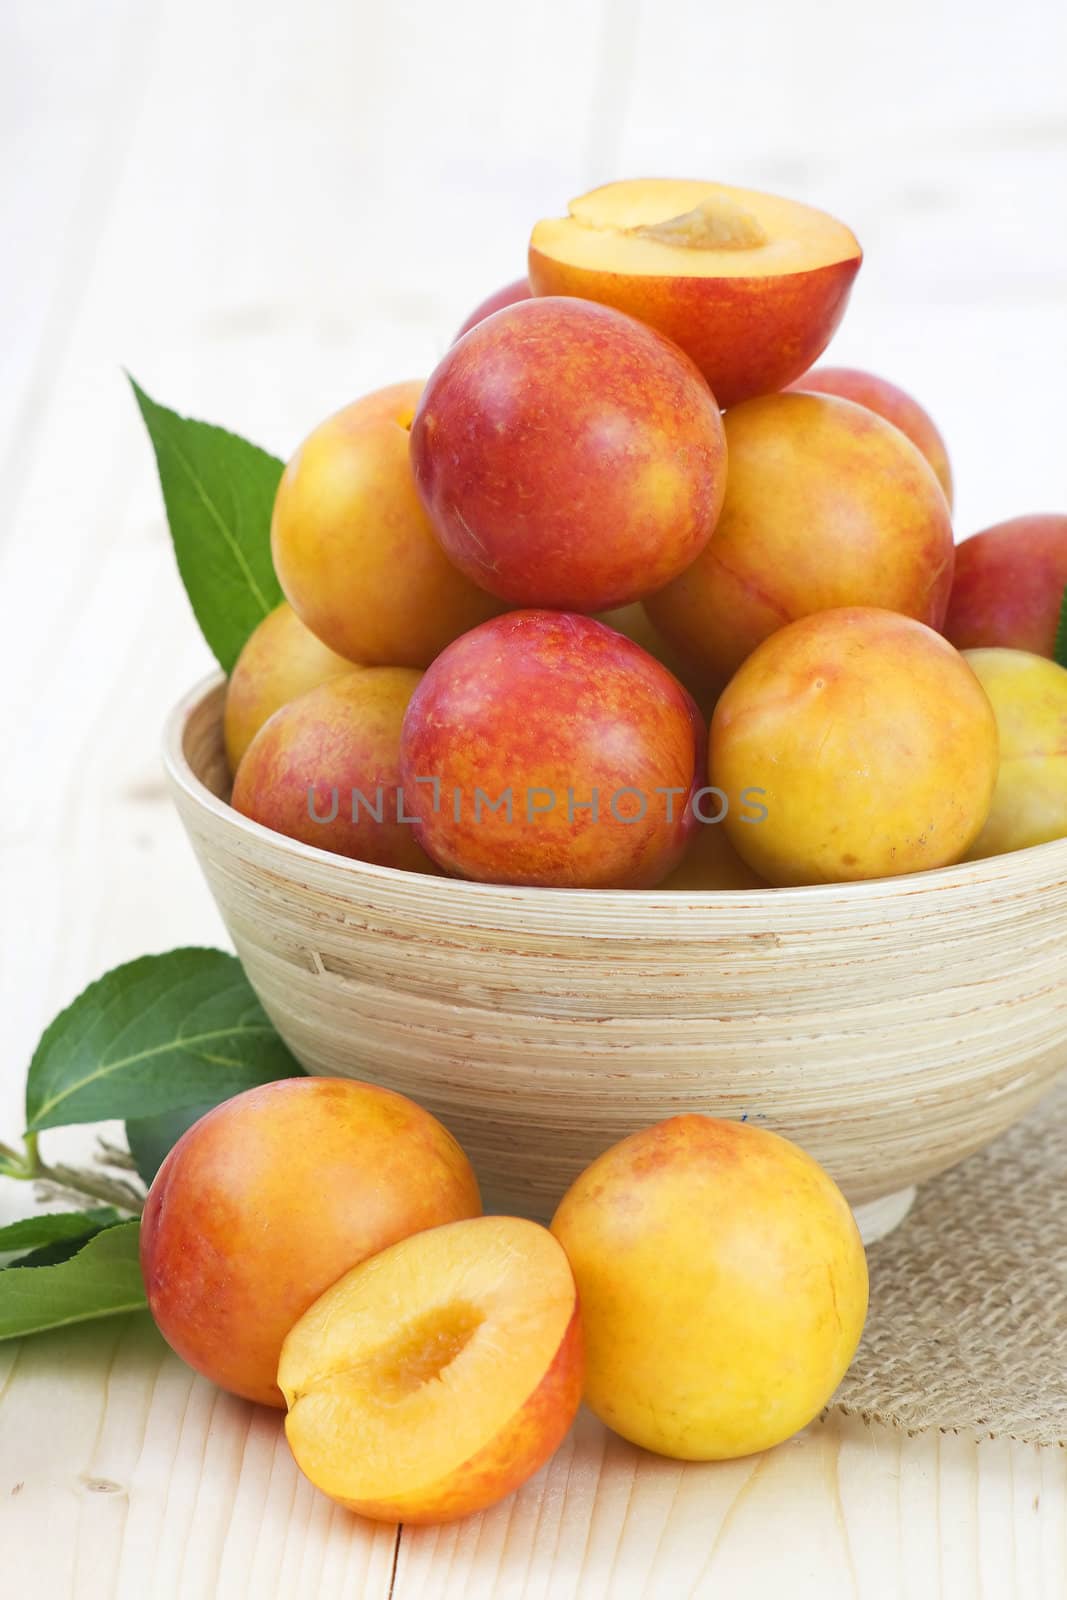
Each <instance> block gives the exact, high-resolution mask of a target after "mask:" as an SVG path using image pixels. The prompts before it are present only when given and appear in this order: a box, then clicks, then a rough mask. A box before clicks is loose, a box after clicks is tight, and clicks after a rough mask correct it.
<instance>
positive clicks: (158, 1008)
mask: <svg viewBox="0 0 1067 1600" xmlns="http://www.w3.org/2000/svg"><path fill="white" fill-rule="evenodd" d="M300 1071H301V1069H300V1067H299V1066H298V1065H297V1063H296V1061H295V1060H294V1059H293V1057H292V1056H291V1055H290V1054H289V1051H288V1050H287V1049H286V1047H285V1045H284V1044H283V1043H282V1041H281V1039H280V1038H279V1037H278V1035H277V1033H276V1032H275V1030H274V1027H273V1025H272V1024H271V1022H270V1020H269V1019H268V1017H267V1015H266V1013H265V1011H264V1010H263V1008H262V1006H261V1005H260V1004H259V1001H258V1000H257V999H256V997H255V995H254V993H253V992H252V988H251V986H250V984H249V982H248V979H247V978H246V977H245V975H244V972H243V971H242V969H241V964H240V962H239V961H238V960H237V957H236V956H232V955H227V954H226V952H225V951H222V950H199V949H189V950H171V951H168V953H167V954H166V955H157V956H142V957H141V958H140V959H139V960H137V961H130V962H127V963H126V965H125V966H121V967H115V968H113V970H112V971H111V972H109V973H107V974H106V975H105V976H104V977H103V978H99V979H98V980H97V981H96V982H95V983H91V984H90V985H89V987H88V988H87V989H85V990H84V991H83V992H82V993H81V994H80V995H79V996H78V998H77V999H76V1000H75V1001H74V1002H73V1003H72V1004H71V1005H69V1006H68V1007H67V1008H66V1010H65V1011H61V1012H60V1014H59V1016H58V1017H56V1019H55V1021H54V1022H52V1023H51V1025H50V1026H49V1027H48V1028H47V1029H46V1030H45V1032H44V1035H43V1037H42V1039H41V1042H40V1044H39V1045H38V1046H37V1049H36V1051H35V1052H34V1057H33V1060H32V1062H31V1063H30V1070H29V1075H28V1077H27V1081H26V1123H27V1127H28V1129H29V1131H30V1132H38V1131H39V1130H40V1129H42V1128H59V1127H65V1126H66V1125H67V1124H69V1123H73V1122H98V1121H103V1120H106V1119H108V1118H112V1117H115V1118H121V1119H122V1120H124V1121H125V1120H126V1119H127V1118H138V1117H154V1116H157V1115H159V1113H161V1112H166V1111H179V1110H182V1109H183V1108H189V1107H193V1106H200V1105H203V1104H204V1103H205V1102H207V1101H209V1100H215V1101H218V1100H227V1099H229V1097H230V1096H231V1095H235V1094H239V1093H240V1092H241V1091H242V1090H243V1089H250V1088H252V1087H253V1085H255V1084H257V1083H269V1082H271V1081H272V1080H273V1079H275V1078H291V1077H296V1076H298V1075H299V1074H300Z"/></svg>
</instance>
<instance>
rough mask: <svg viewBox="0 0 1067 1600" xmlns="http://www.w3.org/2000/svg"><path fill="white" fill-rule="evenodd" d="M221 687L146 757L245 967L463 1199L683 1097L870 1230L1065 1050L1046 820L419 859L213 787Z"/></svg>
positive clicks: (306, 1055) (551, 1182)
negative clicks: (700, 881) (382, 863)
mask: <svg viewBox="0 0 1067 1600" xmlns="http://www.w3.org/2000/svg"><path fill="white" fill-rule="evenodd" d="M222 698H223V682H222V680H221V679H220V678H218V677H216V678H213V679H211V680H210V681H208V682H206V683H204V684H201V685H200V686H199V687H198V688H197V689H195V690H194V691H193V693H192V694H191V695H189V696H188V698H187V699H185V700H184V701H182V703H181V704H180V705H179V706H178V707H177V708H176V710H175V711H174V712H173V714H172V716H171V718H170V720H169V722H168V725H167V731H166V768H167V773H168V778H169V781H170V785H171V788H172V790H173V794H174V798H175V800H176V802H177V806H178V810H179V812H180V814H181V818H182V821H183V823H184V825H185V828H186V831H187V833H188V835H189V838H190V839H191V841H192V844H193V848H194V850H195V851H196V854H197V857H198V859H199V862H200V866H201V868H202V870H203V872H204V875H205V877H206V879H207V881H208V884H209V886H210V888H211V892H212V894H213V895H214V897H215V900H216V902H217V904H218V907H219V910H220V911H221V913H222V916H223V918H224V920H225V923H226V926H227V928H228V929H229V931H230V935H231V937H232V939H233V942H234V945H235V947H236V949H237V953H238V955H239V956H240V958H241V961H242V962H243V963H244V966H245V969H246V971H247V973H248V976H249V979H250V980H251V982H252V984H253V986H254V988H255V990H256V992H257V993H258V995H259V997H260V1000H261V1001H262V1003H263V1005H264V1007H265V1008H266V1010H267V1012H268V1013H269V1015H270V1017H271V1018H272V1020H273V1021H274V1023H275V1025H276V1026H277V1028H278V1030H279V1032H280V1033H281V1034H282V1036H283V1038H284V1039H285V1040H286V1042H287V1043H288V1045H289V1047H290V1048H291V1050H292V1051H293V1053H294V1055H295V1056H296V1057H297V1059H298V1060H299V1061H300V1062H301V1063H302V1065H303V1066H304V1067H306V1068H307V1069H308V1070H309V1071H311V1072H316V1073H328V1074H340V1075H343V1076H352V1077H359V1078H368V1079H373V1080H374V1081H376V1082H379V1083H383V1084H387V1085H388V1086H389V1087H390V1088H394V1089H398V1090H400V1091H401V1092H403V1093H404V1094H408V1095H410V1096H412V1097H413V1098H414V1099H416V1100H418V1101H419V1102H420V1103H421V1104H422V1105H424V1106H426V1107H427V1108H428V1109H429V1110H431V1111H433V1112H434V1113H435V1114H436V1115H437V1116H439V1117H440V1118H441V1120H442V1121H443V1122H444V1123H446V1125H447V1126H448V1127H449V1128H450V1129H451V1130H452V1132H453V1133H454V1134H455V1135H456V1137H457V1138H458V1139H459V1140H460V1142H461V1143H462V1145H463V1146H464V1148H465V1149H466V1151H467V1153H468V1155H469V1156H470V1158H471V1160H472V1162H473V1163H474V1166H475V1169H476V1170H477V1172H478V1175H479V1178H480V1179H481V1182H482V1186H483V1193H484V1196H485V1200H486V1206H487V1209H494V1210H507V1211H513V1212H518V1213H520V1214H526V1215H529V1216H534V1217H539V1218H542V1219H543V1218H546V1217H548V1216H549V1215H550V1214H551V1212H552V1210H553V1209H554V1207H555V1204H556V1202H557V1201H558V1199H559V1198H560V1196H561V1195H562V1194H563V1191H564V1190H565V1189H566V1187H567V1185H568V1184H569V1183H570V1181H571V1180H572V1178H574V1177H575V1175H576V1174H577V1173H578V1172H579V1171H580V1170H581V1168H582V1167H583V1166H585V1165H586V1163H587V1162H589V1161H590V1160H591V1159H592V1158H593V1157H594V1156H595V1155H597V1154H598V1153H599V1152H600V1151H601V1150H603V1149H605V1148H606V1147H607V1146H608V1145H609V1144H612V1143H614V1142H615V1141H616V1140H617V1139H620V1138H622V1137H623V1135H625V1134H627V1133H630V1132H632V1131H633V1130H634V1129H635V1128H640V1127H643V1126H645V1125H647V1124H649V1123H652V1122H656V1121H658V1120H659V1119H661V1118H663V1117H668V1116H671V1115H673V1114H675V1113H676V1112H679V1111H683V1110H698V1111H705V1112H710V1113H713V1114H714V1115H717V1116H725V1117H735V1118H747V1119H748V1120H749V1121H752V1122H757V1123H760V1124H763V1125H765V1126H767V1127H771V1128H774V1129H776V1130H777V1131H779V1132H781V1133H784V1134H787V1135H788V1136H789V1137H791V1138H794V1139H796V1140H797V1141H799V1143H800V1144H802V1145H803V1146H804V1147H805V1148H806V1149H808V1150H809V1151H810V1152H811V1153H812V1154H813V1155H814V1156H816V1157H817V1158H818V1160H820V1161H821V1162H823V1163H824V1164H825V1166H826V1167H827V1168H828V1169H829V1171H830V1172H831V1173H833V1175H834V1177H835V1178H836V1179H837V1181H838V1183H839V1184H840V1185H841V1187H842V1189H843V1190H844V1192H845V1194H846V1195H847V1196H848V1199H849V1200H850V1202H851V1203H852V1205H853V1206H854V1207H855V1208H856V1212H857V1216H858V1218H859V1220H860V1224H861V1228H862V1229H863V1232H864V1236H865V1238H867V1240H868V1241H871V1240H873V1239H876V1238H879V1237H881V1236H882V1235H883V1234H884V1233H886V1232H888V1231H889V1229H890V1228H892V1227H894V1226H895V1225H896V1223H897V1222H899V1221H900V1219H901V1218H902V1217H903V1216H904V1214H905V1213H906V1211H907V1209H908V1206H909V1204H910V1203H911V1200H912V1198H913V1197H914V1186H915V1185H916V1184H918V1183H921V1182H922V1181H923V1180H924V1179H925V1178H929V1177H931V1176H932V1175H933V1174H934V1173H936V1172H940V1171H942V1170H943V1169H944V1168H945V1167H949V1166H952V1165H953V1164H954V1163H955V1162H957V1161H961V1160H962V1159H963V1158H964V1157H965V1156H967V1155H969V1154H970V1153H971V1152H972V1151H973V1150H976V1149H978V1148H979V1147H980V1146H981V1145H984V1144H986V1143H987V1142H988V1141H989V1140H990V1139H992V1138H994V1137H995V1135H997V1134H998V1133H1001V1132H1002V1131H1003V1130H1004V1129H1005V1128H1007V1127H1008V1126H1009V1125H1010V1124H1011V1123H1013V1122H1015V1121H1016V1119H1017V1118H1018V1117H1020V1116H1021V1115H1022V1114H1023V1112H1025V1111H1026V1110H1027V1108H1028V1107H1029V1106H1030V1105H1031V1104H1032V1103H1033V1102H1034V1101H1035V1100H1036V1099H1037V1098H1038V1096H1039V1095H1040V1094H1041V1092H1042V1090H1043V1089H1045V1088H1046V1087H1047V1086H1048V1085H1049V1084H1050V1083H1051V1081H1052V1079H1053V1077H1054V1076H1055V1075H1056V1072H1057V1071H1058V1069H1059V1068H1061V1067H1062V1066H1064V1065H1065V1064H1067V839H1065V840H1062V841H1059V842H1057V843H1054V844H1048V845H1041V846H1038V847H1036V848H1034V849H1031V850H1023V851H1019V852H1018V853H1016V854H1014V855H1009V856H1000V857H997V858H995V859H993V860H989V861H981V862H977V863H973V864H968V865H962V866H957V867H948V868H943V869H941V870H939V871H936V872H926V873H921V874H917V875H915V876H913V877H908V878H896V879H886V880H882V881H879V882H875V883H856V884H845V885H818V886H815V887H812V888H802V889H766V890H747V891H738V892H733V893H723V892H716V893H710V892H703V893H693V894H685V893H679V892H677V891H674V892H672V891H666V892H664V891H659V892H643V891H642V892H624V891H604V890H597V891H574V890H560V889H522V888H502V887H497V886H494V885H489V884H474V883H464V882H457V881H454V880H450V879H446V878H435V877H428V876H420V875H417V874H414V873H406V872H398V871H395V870H393V869H391V868H386V867H375V866H370V865H366V864H364V863H362V862H358V861H349V860H346V859H344V858H342V857H339V856H335V855H330V854H328V853H326V852H325V851H321V850H317V849H313V848H311V847H309V846H306V845H302V844H298V843H296V842H294V841H293V840H291V839H287V838H284V837H282V836H281V835H279V834H275V833H272V832H270V831H269V830H268V829H266V828H263V827H260V826H259V825H258V824H256V823H253V822H250V821H248V820H247V819H246V818H245V817H242V816H240V815H239V814H238V813H237V812H235V811H233V810H232V809H231V808H230V807H229V806H228V805H227V804H226V800H225V796H226V795H227V794H228V792H229V776H228V773H227V769H226V762H225V757H224V754H223V746H222V732H221V712H222Z"/></svg>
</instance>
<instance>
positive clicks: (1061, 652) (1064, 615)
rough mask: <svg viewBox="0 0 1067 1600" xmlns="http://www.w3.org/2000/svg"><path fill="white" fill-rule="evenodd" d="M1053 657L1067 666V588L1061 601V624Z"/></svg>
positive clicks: (1063, 665) (1060, 663)
mask: <svg viewBox="0 0 1067 1600" xmlns="http://www.w3.org/2000/svg"><path fill="white" fill-rule="evenodd" d="M1052 659H1053V661H1056V662H1058V663H1059V665H1060V666H1061V667H1067V589H1064V591H1063V600H1062V601H1061V603H1060V625H1059V628H1058V629H1057V630H1056V645H1055V648H1054V649H1053V652H1052Z"/></svg>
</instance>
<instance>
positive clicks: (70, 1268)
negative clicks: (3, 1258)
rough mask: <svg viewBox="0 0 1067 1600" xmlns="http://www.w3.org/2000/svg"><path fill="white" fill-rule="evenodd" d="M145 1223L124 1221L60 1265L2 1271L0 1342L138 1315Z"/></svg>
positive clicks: (141, 1297)
mask: <svg viewBox="0 0 1067 1600" xmlns="http://www.w3.org/2000/svg"><path fill="white" fill-rule="evenodd" d="M139 1232H140V1223H138V1222H123V1223H120V1224H119V1225H118V1226H117V1227H114V1228H105V1229H104V1230H103V1232H101V1233H98V1234H96V1236H95V1237H94V1238H92V1239H90V1240H89V1242H88V1244H86V1245H85V1246H84V1248H83V1249H81V1250H79V1251H78V1253H77V1255H74V1256H71V1257H70V1259H69V1260H67V1261H62V1262H60V1263H59V1264H58V1265H56V1266H41V1267H32V1266H30V1267H27V1266H14V1267H5V1268H4V1269H3V1271H0V1339H16V1338H18V1337H19V1336H20V1335H21V1334H24V1333H39V1332H40V1331H41V1330H42V1329H44V1328H58V1327H62V1326H63V1325H64V1324H65V1323H69V1322H86V1321H88V1320H90V1319H91V1318H93V1317H110V1316H114V1315H116V1314H117V1313H118V1312H120V1311H138V1310H140V1309H141V1308H142V1307H143V1306H144V1305H145V1304H146V1301H145V1292H144V1283H143V1282H142V1279H141V1268H140V1265H139V1264H138V1260H137V1238H138V1234H139Z"/></svg>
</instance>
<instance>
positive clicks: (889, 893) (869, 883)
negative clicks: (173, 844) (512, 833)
mask: <svg viewBox="0 0 1067 1600" xmlns="http://www.w3.org/2000/svg"><path fill="white" fill-rule="evenodd" d="M225 683H226V676H225V674H224V673H222V672H219V671H216V672H212V673H209V674H208V676H207V677H205V678H202V679H200V681H199V682H198V683H196V684H195V685H194V686H193V688H191V689H190V690H189V691H188V692H187V693H186V694H184V695H183V696H182V698H181V699H180V700H179V701H178V703H177V704H176V705H175V706H174V708H173V709H172V711H171V712H170V714H169V716H168V717H167V719H166V722H165V724H164V732H163V765H164V770H165V772H166V774H167V776H168V778H169V779H170V782H171V783H172V784H173V785H174V787H175V788H176V789H178V790H180V791H181V792H182V793H183V794H184V795H185V796H186V797H187V798H188V799H189V800H190V801H192V803H193V804H194V805H195V806H197V807H198V808H199V809H200V810H203V811H207V812H210V813H211V814H212V815H213V816H214V817H215V818H216V820H217V821H218V822H219V823H221V824H222V825H223V826H224V827H228V828H230V829H232V830H233V831H235V832H237V833H243V834H245V835H247V837H248V838H249V839H250V840H256V841H258V842H260V843H261V844H268V845H269V846H271V847H272V848H273V849H274V850H275V851H277V852H278V853H279V854H280V855H283V856H289V857H291V858H292V860H293V862H294V865H295V864H296V863H298V862H309V863H314V864H315V865H316V866H317V867H319V868H320V869H321V868H322V867H324V866H325V867H328V868H330V869H331V870H332V871H333V872H335V873H336V874H337V875H338V878H339V879H342V880H343V879H346V878H347V879H348V880H349V881H350V882H351V883H352V884H353V885H354V886H355V885H360V886H365V887H368V888H369V887H371V886H373V885H375V884H377V885H381V886H383V887H384V886H385V885H388V884H393V885H395V886H396V887H397V888H402V887H404V886H408V887H413V886H418V888H419V890H420V891H421V892H425V893H426V894H428V895H433V893H434V891H435V890H436V889H437V888H438V887H439V888H440V890H441V893H442V895H443V896H446V897H447V900H448V904H449V908H450V909H451V910H452V911H453V912H455V911H456V910H457V908H458V906H459V905H460V904H461V903H462V899H463V897H467V896H469V897H471V903H472V905H475V904H477V905H480V907H481V909H482V910H486V909H488V907H489V906H490V905H491V904H492V903H493V902H494V901H496V902H498V903H502V902H506V903H507V904H509V905H511V906H514V904H515V902H516V901H517V900H518V901H523V902H529V903H530V904H536V905H538V906H541V907H543V908H547V907H549V906H552V905H556V906H558V907H559V909H560V911H561V913H562V912H563V911H565V910H566V909H567V908H575V907H577V906H582V907H584V908H585V909H586V910H587V911H588V910H591V909H592V908H593V906H594V905H595V907H596V908H597V909H602V910H603V912H604V913H605V916H606V917H607V918H608V919H610V920H611V922H612V923H615V922H616V921H617V919H618V918H619V917H620V916H623V917H628V918H633V917H635V916H640V915H642V914H645V913H647V912H649V911H652V912H658V911H668V910H669V911H672V912H674V913H676V914H677V913H678V912H684V911H685V910H686V909H687V908H692V909H694V910H703V909H706V910H727V909H728V908H733V909H735V910H739V909H741V907H742V906H743V907H746V908H751V909H758V908H765V909H768V910H769V909H770V908H772V907H778V908H781V907H782V906H784V905H786V904H791V905H797V906H802V905H803V904H804V903H805V902H807V903H808V904H809V905H810V906H811V909H815V906H816V905H818V906H821V907H823V908H825V907H827V906H828V904H829V903H830V902H831V901H833V900H840V901H856V900H857V899H862V898H863V897H867V898H868V900H869V901H870V902H871V903H872V904H873V903H875V902H878V901H886V900H891V901H902V900H904V899H905V898H907V897H908V896H910V895H915V894H917V893H922V892H930V891H931V890H934V891H948V892H950V891H952V890H953V889H961V890H968V891H969V890H973V889H974V887H975V886H976V884H979V883H981V882H983V881H986V882H988V883H990V884H991V885H992V884H997V885H1000V886H1002V887H1003V886H1004V885H1005V884H1010V881H1011V879H1012V878H1014V877H1017V876H1023V877H1026V876H1028V875H1029V874H1028V873H1021V874H1020V870H1019V869H1020V867H1023V866H1025V867H1027V868H1032V867H1033V866H1034V865H1035V864H1036V863H1037V862H1041V861H1043V860H1047V862H1048V866H1049V869H1050V870H1049V874H1048V877H1047V880H1046V881H1047V882H1049V883H1052V882H1053V881H1055V880H1056V879H1057V878H1058V877H1063V876H1067V837H1065V838H1063V839H1054V840H1052V841H1051V842H1050V843H1048V844H1038V845H1030V846H1029V847H1028V848H1027V849H1025V850H1015V851H1012V852H1010V853H1008V854H1006V855H999V856H989V857H986V858H984V859H983V860H980V861H961V862H958V863H957V864H956V865H955V866H950V867H932V868H930V869H928V870H927V871H925V872H913V873H909V874H905V875H903V876H901V877H896V878H867V879H861V880H859V881H857V882H853V883H813V884H803V885H799V886H796V887H792V888H778V889H776V888H771V887H767V888H765V889H690V890H678V889H548V888H538V887H535V886H532V885H523V884H499V883H475V882H471V881H470V880H468V879H465V878H446V877H434V876H433V875H431V874H429V873H417V872H406V871H404V870H402V869H401V868H398V867H383V866H378V865H377V864H375V863H373V862H369V861H357V860H355V859H353V858H352V857H349V856H341V855H337V854H335V853H334V852H333V851H330V850H320V849H319V848H318V847H317V846H315V845H309V844H304V843H303V842H302V841H301V840H298V839H290V838H289V837H288V836H287V835H286V834H281V833H275V832H274V830H273V829H272V828H266V827H264V826H263V825H262V824H261V823H258V822H253V821H252V820H251V818H249V817H246V816H243V815H242V814H241V812H239V811H235V810H234V809H233V807H232V806H230V805H228V804H227V803H226V802H225V801H224V800H220V799H219V798H218V796H217V795H215V794H213V793H212V792H211V790H210V789H209V788H208V787H207V785H206V784H205V783H204V782H203V781H202V780H201V779H200V778H199V777H198V776H197V774H196V773H195V772H194V771H193V769H192V767H191V766H190V764H189V760H188V758H187V756H186V754H185V735H186V729H187V728H188V725H189V722H190V721H191V719H192V717H193V716H194V714H195V713H196V712H198V711H199V710H200V709H201V708H202V706H203V705H204V703H205V702H206V701H207V700H208V699H210V698H211V696H212V695H216V694H217V693H218V692H219V690H220V689H221V688H223V687H224V685H225Z"/></svg>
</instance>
